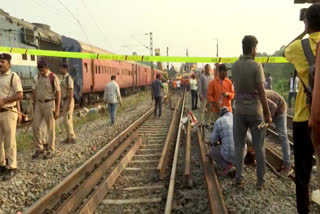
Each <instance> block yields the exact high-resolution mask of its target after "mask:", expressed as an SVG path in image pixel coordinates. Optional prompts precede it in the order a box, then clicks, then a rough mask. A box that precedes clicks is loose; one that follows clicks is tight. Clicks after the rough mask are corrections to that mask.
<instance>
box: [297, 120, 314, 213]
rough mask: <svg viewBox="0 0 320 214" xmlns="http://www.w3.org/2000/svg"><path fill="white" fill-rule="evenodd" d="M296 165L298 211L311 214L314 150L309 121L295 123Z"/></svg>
mask: <svg viewBox="0 0 320 214" xmlns="http://www.w3.org/2000/svg"><path fill="white" fill-rule="evenodd" d="M293 144H294V147H293V148H294V164H295V173H296V196H297V210H298V213H299V214H304V213H309V183H310V175H311V170H312V156H313V153H314V149H313V146H312V142H311V130H310V129H309V127H308V121H305V122H293Z"/></svg>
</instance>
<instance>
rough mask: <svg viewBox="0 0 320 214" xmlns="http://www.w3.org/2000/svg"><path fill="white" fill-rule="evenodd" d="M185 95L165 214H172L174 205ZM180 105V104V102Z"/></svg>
mask: <svg viewBox="0 0 320 214" xmlns="http://www.w3.org/2000/svg"><path fill="white" fill-rule="evenodd" d="M185 98H186V96H185V94H184V96H183V101H182V105H181V114H180V118H179V121H178V122H179V125H178V126H179V128H178V134H177V139H176V145H175V151H174V157H173V163H172V168H171V176H170V183H169V189H168V195H167V201H166V207H165V212H164V213H165V214H171V210H172V203H173V197H174V186H175V182H176V173H177V165H178V154H179V147H180V135H181V126H182V124H181V119H182V117H183V109H184V105H185ZM178 103H180V102H179V101H178Z"/></svg>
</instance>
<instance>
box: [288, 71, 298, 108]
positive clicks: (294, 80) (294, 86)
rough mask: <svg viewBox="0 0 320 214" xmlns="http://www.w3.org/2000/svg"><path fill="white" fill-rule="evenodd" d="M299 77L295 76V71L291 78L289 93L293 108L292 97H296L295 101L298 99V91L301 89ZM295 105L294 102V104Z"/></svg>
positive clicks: (289, 102)
mask: <svg viewBox="0 0 320 214" xmlns="http://www.w3.org/2000/svg"><path fill="white" fill-rule="evenodd" d="M298 88H299V77H297V76H296V77H294V75H293V73H291V75H290V79H289V94H288V105H289V108H291V100H292V98H293V99H294V102H295V101H296V98H297V93H298V91H299V89H298ZM293 106H294V104H293Z"/></svg>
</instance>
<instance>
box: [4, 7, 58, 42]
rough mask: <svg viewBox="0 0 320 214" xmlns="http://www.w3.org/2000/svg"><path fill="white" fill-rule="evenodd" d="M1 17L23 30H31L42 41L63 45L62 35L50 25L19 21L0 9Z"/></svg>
mask: <svg viewBox="0 0 320 214" xmlns="http://www.w3.org/2000/svg"><path fill="white" fill-rule="evenodd" d="M0 16H3V17H5V18H6V20H7V21H8V22H10V23H14V24H16V25H18V26H21V27H23V28H27V29H29V30H33V31H34V32H35V33H36V36H38V37H39V38H40V39H41V40H47V41H50V42H54V43H61V35H60V34H58V33H56V32H54V31H52V30H51V29H50V26H49V25H45V24H40V23H30V22H27V21H25V20H23V19H18V18H15V17H13V16H10V14H9V13H7V12H5V11H4V10H2V9H0Z"/></svg>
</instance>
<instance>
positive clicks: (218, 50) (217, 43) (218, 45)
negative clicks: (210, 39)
mask: <svg viewBox="0 0 320 214" xmlns="http://www.w3.org/2000/svg"><path fill="white" fill-rule="evenodd" d="M216 41H217V57H219V40H218V38H216Z"/></svg>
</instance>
